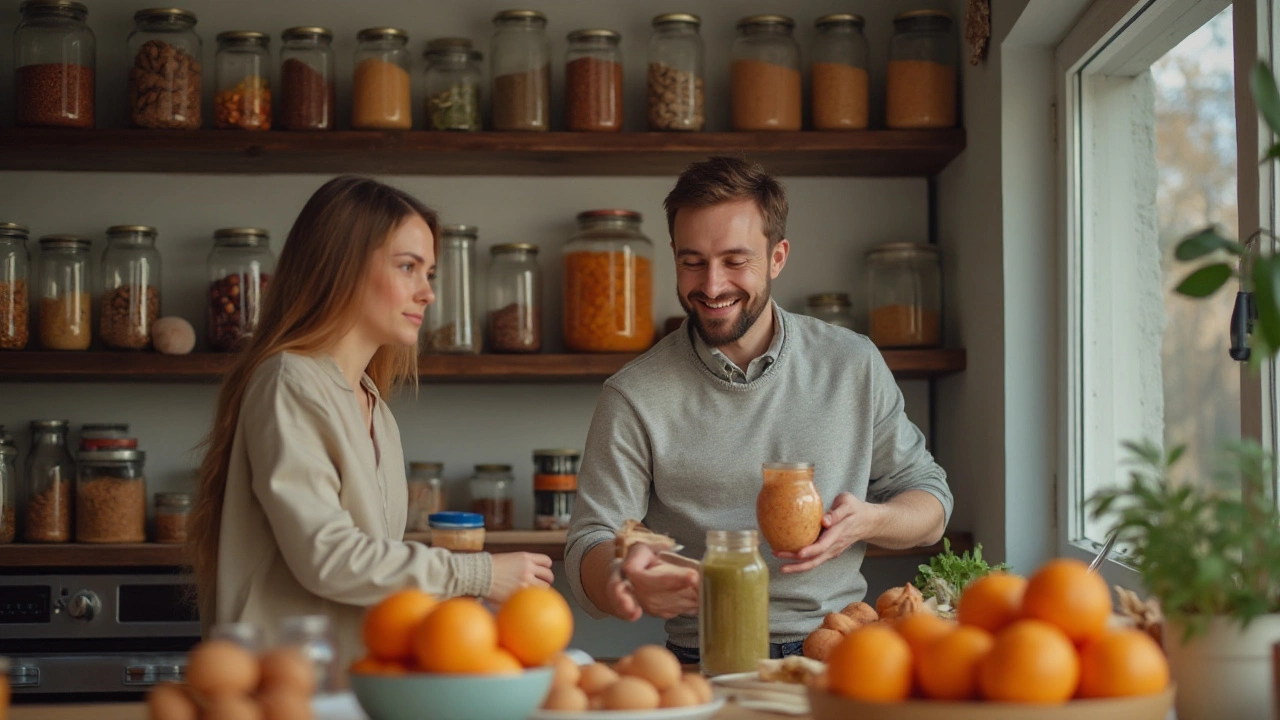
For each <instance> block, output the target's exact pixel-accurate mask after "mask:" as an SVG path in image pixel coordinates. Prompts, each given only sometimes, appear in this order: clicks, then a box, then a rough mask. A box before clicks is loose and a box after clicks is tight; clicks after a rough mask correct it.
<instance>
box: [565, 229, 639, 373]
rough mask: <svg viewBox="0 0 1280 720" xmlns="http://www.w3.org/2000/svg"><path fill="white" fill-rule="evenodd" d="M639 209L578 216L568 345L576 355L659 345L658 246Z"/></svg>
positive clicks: (570, 262) (569, 259)
mask: <svg viewBox="0 0 1280 720" xmlns="http://www.w3.org/2000/svg"><path fill="white" fill-rule="evenodd" d="M640 219H641V217H640V213H638V212H635V211H633V210H588V211H586V212H583V213H579V214H578V232H577V233H576V234H575V235H574V236H573V237H571V238H570V239H569V241H568V242H567V243H565V245H564V250H563V253H564V344H565V348H567V349H568V350H569V351H571V352H639V351H641V350H645V349H647V348H648V347H649V346H650V345H652V344H653V261H652V260H651V259H650V258H651V257H652V255H653V243H651V242H650V241H649V238H647V237H645V236H644V234H643V233H641V232H640Z"/></svg>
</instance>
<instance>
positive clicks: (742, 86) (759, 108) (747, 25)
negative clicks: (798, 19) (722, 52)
mask: <svg viewBox="0 0 1280 720" xmlns="http://www.w3.org/2000/svg"><path fill="white" fill-rule="evenodd" d="M795 26H796V24H795V21H794V20H792V19H791V18H789V17H786V16H785V15H752V16H751V17H745V18H743V19H741V20H739V21H738V36H737V38H735V39H734V41H733V65H732V67H731V69H730V73H729V75H730V95H731V99H732V105H733V129H734V130H799V129H800V46H799V45H797V44H796V40H795V38H794V37H792V35H791V31H792V30H793V29H794V28H795Z"/></svg>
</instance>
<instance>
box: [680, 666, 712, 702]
mask: <svg viewBox="0 0 1280 720" xmlns="http://www.w3.org/2000/svg"><path fill="white" fill-rule="evenodd" d="M684 684H685V685H687V686H688V687H689V688H690V689H691V690H693V691H694V693H695V694H696V695H697V696H698V703H699V704H701V703H709V702H711V698H712V696H713V693H712V692H711V683H710V682H709V681H708V680H707V679H706V678H704V677H702V676H701V675H699V674H697V673H685V676H684Z"/></svg>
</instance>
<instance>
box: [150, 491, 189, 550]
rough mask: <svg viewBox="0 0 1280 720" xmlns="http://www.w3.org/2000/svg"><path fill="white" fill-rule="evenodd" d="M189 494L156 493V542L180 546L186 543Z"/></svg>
mask: <svg viewBox="0 0 1280 720" xmlns="http://www.w3.org/2000/svg"><path fill="white" fill-rule="evenodd" d="M190 516H191V493H182V492H169V493H156V536H155V537H156V542H158V543H168V544H174V545H181V544H182V543H185V542H186V541H187V519H188V518H189V517H190Z"/></svg>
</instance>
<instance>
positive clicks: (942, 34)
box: [884, 10, 958, 130]
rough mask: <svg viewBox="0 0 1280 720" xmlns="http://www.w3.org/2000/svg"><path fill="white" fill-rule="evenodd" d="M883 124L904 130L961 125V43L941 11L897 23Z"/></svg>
mask: <svg viewBox="0 0 1280 720" xmlns="http://www.w3.org/2000/svg"><path fill="white" fill-rule="evenodd" d="M893 30H894V35H893V39H892V40H890V41H889V68H888V71H887V73H886V86H885V110H884V124H885V125H886V126H887V127H890V128H894V129H901V130H913V129H924V128H949V127H955V124H956V84H957V80H956V78H957V69H956V56H957V54H958V50H957V49H956V39H955V37H954V36H953V35H952V33H951V16H950V15H948V14H947V13H945V12H943V11H942V10H912V11H910V12H905V13H902V14H900V15H898V16H897V17H895V18H894V19H893Z"/></svg>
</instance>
